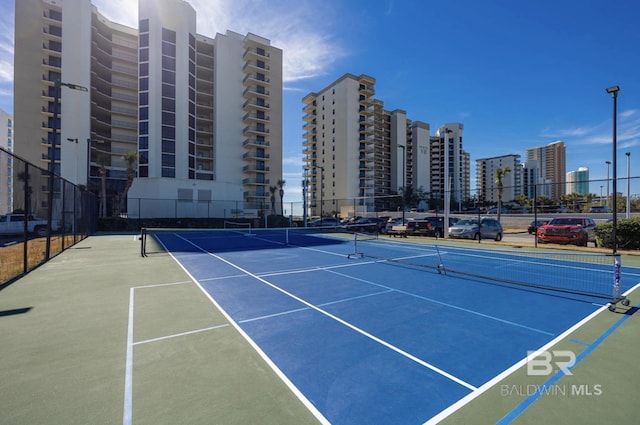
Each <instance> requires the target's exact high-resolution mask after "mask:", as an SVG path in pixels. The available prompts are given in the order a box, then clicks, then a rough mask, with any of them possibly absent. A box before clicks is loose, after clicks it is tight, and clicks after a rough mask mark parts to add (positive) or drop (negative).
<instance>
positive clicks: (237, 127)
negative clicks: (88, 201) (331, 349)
mask: <svg viewBox="0 0 640 425" xmlns="http://www.w3.org/2000/svg"><path fill="white" fill-rule="evenodd" d="M138 19H139V28H137V29H136V28H130V27H127V26H124V25H121V24H118V23H115V22H112V21H110V20H108V19H107V18H105V17H104V16H103V15H101V14H100V12H99V11H98V10H97V9H96V7H95V6H93V5H92V4H91V2H90V1H89V0H64V1H62V0H20V1H16V22H15V28H16V30H15V31H16V34H15V40H16V41H15V82H14V92H15V100H14V116H15V118H16V120H15V127H16V134H17V135H18V137H17V138H16V143H15V145H16V152H17V153H18V154H19V155H20V156H22V157H24V158H25V159H28V160H29V161H31V162H34V163H36V164H38V165H40V166H41V167H42V168H45V169H47V168H50V163H51V160H52V159H53V162H54V167H53V168H54V170H55V171H56V172H57V173H60V174H61V175H62V177H64V178H66V179H67V180H70V181H72V182H75V183H78V184H87V185H88V187H89V189H91V190H92V191H95V192H96V193H98V192H100V191H101V190H102V189H101V185H102V182H103V181H104V182H105V183H106V191H107V196H108V197H109V198H110V199H118V198H122V197H123V195H124V194H125V192H126V191H127V188H128V187H129V184H130V183H131V180H132V179H133V178H134V177H135V181H134V182H133V186H132V187H131V188H130V189H129V190H128V198H129V210H128V213H129V216H136V215H144V216H146V217H149V216H167V215H168V216H175V214H176V206H175V204H176V201H177V200H179V202H180V204H181V205H182V206H183V207H184V208H185V210H184V211H183V212H182V213H180V214H181V215H215V214H218V213H220V214H225V213H228V212H230V211H231V209H235V210H242V211H244V212H250V211H256V210H259V209H262V208H264V206H265V205H266V204H267V203H268V198H269V190H268V188H269V186H270V185H273V184H275V182H277V181H278V180H279V179H280V178H281V175H282V51H281V50H280V49H278V48H276V47H274V46H271V44H270V42H269V40H267V39H264V38H262V37H259V36H256V35H254V34H247V35H245V36H243V35H240V34H236V33H233V32H229V31H228V32H226V33H225V34H217V35H215V37H207V36H204V35H200V34H198V32H197V31H196V11H195V10H194V9H193V8H192V7H191V6H190V5H189V3H188V2H187V1H184V0H153V1H152V0H140V2H139V12H138ZM56 81H58V82H61V83H62V85H61V87H60V92H59V105H57V110H56V105H55V101H54V100H55V95H56V93H55V87H56ZM65 84H66V85H65ZM72 85H73V86H74V87H75V86H77V87H84V88H86V89H87V92H82V91H78V90H74V89H73V88H72ZM54 116H57V120H56V122H55V126H54ZM53 127H57V134H58V139H57V140H55V142H54V140H53V130H52V129H53ZM52 142H54V143H52ZM54 145H55V147H56V149H55V151H53V150H52V147H53V146H54ZM131 153H134V154H135V156H134V159H135V161H131V158H132V156H131V155H127V154H131ZM88 177H89V178H88ZM151 199H153V200H154V201H153V202H154V203H153V204H152V203H151V202H152V201H150V200H151ZM145 200H146V201H145ZM159 200H164V201H159ZM223 201H224V202H223ZM120 204H121V205H123V203H122V202H120ZM203 205H206V206H205V207H203ZM201 207H203V208H204V211H203V208H201ZM110 212H113V211H109V212H107V213H110Z"/></svg>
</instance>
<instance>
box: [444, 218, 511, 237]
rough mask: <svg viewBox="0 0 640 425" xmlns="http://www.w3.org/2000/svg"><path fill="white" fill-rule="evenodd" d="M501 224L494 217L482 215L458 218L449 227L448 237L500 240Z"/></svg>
mask: <svg viewBox="0 0 640 425" xmlns="http://www.w3.org/2000/svg"><path fill="white" fill-rule="evenodd" d="M502 234H503V231H502V225H501V224H500V222H499V221H498V220H496V219H495V218H489V217H482V218H481V219H480V221H479V222H478V219H477V218H469V219H465V220H460V221H458V222H457V223H455V224H454V225H453V226H451V227H449V237H450V238H458V239H475V240H479V239H494V240H496V241H500V240H502Z"/></svg>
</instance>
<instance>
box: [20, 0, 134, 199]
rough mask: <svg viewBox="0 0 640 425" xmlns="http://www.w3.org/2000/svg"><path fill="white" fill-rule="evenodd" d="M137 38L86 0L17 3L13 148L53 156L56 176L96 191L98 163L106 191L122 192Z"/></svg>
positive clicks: (40, 157)
mask: <svg viewBox="0 0 640 425" xmlns="http://www.w3.org/2000/svg"><path fill="white" fill-rule="evenodd" d="M137 43H138V41H137V31H136V30H135V29H132V28H128V27H125V26H123V25H119V24H117V23H114V22H111V21H109V20H108V19H106V18H105V17H104V16H102V15H101V14H100V13H99V12H98V10H97V9H96V8H95V7H94V6H93V5H92V4H91V3H90V2H89V1H88V0H65V1H55V0H24V1H22V0H21V1H16V15H15V57H14V61H15V63H14V116H15V118H16V120H15V127H16V134H17V137H16V143H15V151H16V153H17V154H18V155H19V156H21V157H23V158H25V159H26V160H28V161H30V162H32V163H34V164H36V165H38V166H40V167H41V168H44V169H51V161H50V158H51V157H52V156H53V157H54V158H55V162H54V167H53V168H54V171H55V172H56V173H57V174H60V175H61V176H62V177H63V178H65V179H67V180H69V181H71V182H73V183H76V184H80V185H85V186H88V187H89V188H90V189H93V190H97V187H98V186H99V177H98V175H99V169H100V168H102V169H103V170H104V172H105V173H106V180H107V185H108V191H109V193H111V194H115V193H118V192H119V191H121V190H122V188H123V187H124V185H125V183H126V177H127V176H126V169H127V164H126V162H125V161H124V160H123V158H122V157H123V155H124V154H125V153H126V152H135V151H136V149H137V126H138V124H137V104H138V82H137V78H138V71H137V69H138V56H137ZM56 81H59V82H60V83H61V84H60V86H59V91H58V93H56ZM74 86H77V87H76V88H80V89H87V91H86V92H85V91H82V90H77V89H75V88H74ZM56 98H58V101H59V103H58V105H57V110H56V104H55V99H56ZM56 116H57V122H56V123H55V127H56V130H57V135H58V137H57V140H55V152H52V147H53V145H54V144H53V143H52V142H53V127H54V117H56ZM88 172H89V175H90V177H91V179H90V180H88V176H87V173H88ZM45 179H46V177H45ZM42 184H45V183H44V182H43V183H42ZM45 185H46V184H45Z"/></svg>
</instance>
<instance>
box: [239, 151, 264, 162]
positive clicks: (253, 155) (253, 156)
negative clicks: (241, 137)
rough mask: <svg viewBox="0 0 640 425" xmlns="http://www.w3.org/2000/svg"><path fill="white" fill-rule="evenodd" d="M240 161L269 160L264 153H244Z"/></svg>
mask: <svg viewBox="0 0 640 425" xmlns="http://www.w3.org/2000/svg"><path fill="white" fill-rule="evenodd" d="M242 159H243V160H245V161H246V160H254V159H255V160H263V159H269V154H268V153H264V152H255V151H252V152H245V153H244V154H243V155H242Z"/></svg>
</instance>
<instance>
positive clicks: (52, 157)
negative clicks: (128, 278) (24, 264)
mask: <svg viewBox="0 0 640 425" xmlns="http://www.w3.org/2000/svg"><path fill="white" fill-rule="evenodd" d="M62 86H65V87H69V88H70V89H72V90H80V91H88V90H87V88H86V87H83V86H79V85H77V84H71V83H63V82H62V81H60V80H56V81H55V82H54V86H53V88H54V89H53V122H52V123H51V135H52V137H51V150H50V151H49V193H48V195H47V244H46V246H45V254H44V258H45V260H48V259H49V258H50V256H51V221H52V220H53V189H54V184H53V181H54V180H55V177H54V175H55V171H56V167H55V165H56V144H57V142H58V101H59V99H60V89H61V87H62Z"/></svg>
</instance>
